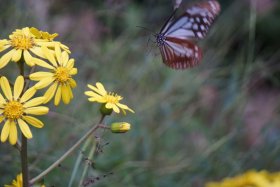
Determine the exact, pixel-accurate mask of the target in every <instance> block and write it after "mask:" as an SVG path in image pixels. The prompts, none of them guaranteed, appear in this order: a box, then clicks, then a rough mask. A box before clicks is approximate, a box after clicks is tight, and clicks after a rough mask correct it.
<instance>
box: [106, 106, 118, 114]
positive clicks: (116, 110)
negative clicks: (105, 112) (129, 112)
mask: <svg viewBox="0 0 280 187" xmlns="http://www.w3.org/2000/svg"><path fill="white" fill-rule="evenodd" d="M105 106H106V105H105ZM112 106H113V110H114V111H115V112H116V113H120V109H119V107H117V105H114V104H112Z"/></svg>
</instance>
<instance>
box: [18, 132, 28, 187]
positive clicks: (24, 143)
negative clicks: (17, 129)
mask: <svg viewBox="0 0 280 187" xmlns="http://www.w3.org/2000/svg"><path fill="white" fill-rule="evenodd" d="M21 141H22V145H21V154H20V156H21V168H22V184H23V187H28V162H27V138H26V137H25V136H24V135H23V134H21Z"/></svg>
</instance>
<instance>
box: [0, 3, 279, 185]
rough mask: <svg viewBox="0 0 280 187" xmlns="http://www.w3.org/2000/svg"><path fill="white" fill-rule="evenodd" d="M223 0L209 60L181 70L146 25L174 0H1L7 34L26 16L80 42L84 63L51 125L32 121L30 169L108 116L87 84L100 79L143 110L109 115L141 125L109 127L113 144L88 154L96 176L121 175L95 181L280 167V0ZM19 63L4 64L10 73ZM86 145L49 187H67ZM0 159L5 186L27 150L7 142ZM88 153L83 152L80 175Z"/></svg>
mask: <svg viewBox="0 0 280 187" xmlns="http://www.w3.org/2000/svg"><path fill="white" fill-rule="evenodd" d="M250 2H255V4H254V5H253V6H252V3H250ZM188 3H191V1H188V0H185V1H183V4H184V5H185V4H188ZM220 3H221V6H222V11H221V14H220V16H219V17H218V19H217V21H216V22H215V24H214V25H213V27H212V29H211V31H210V33H209V34H208V36H207V38H206V39H205V40H203V41H200V42H199V45H200V46H201V47H202V48H203V53H204V58H203V61H202V63H201V65H200V66H198V67H196V68H193V69H189V70H185V71H175V70H172V69H169V68H167V67H165V66H164V65H163V63H162V62H161V57H160V54H159V51H158V49H157V48H156V47H154V43H153V42H150V43H149V44H147V41H148V39H149V38H150V37H153V36H152V34H151V33H149V32H147V31H146V30H144V29H141V28H138V27H137V26H142V27H147V28H149V29H151V30H154V31H155V32H157V31H159V30H160V27H161V26H162V25H163V24H164V22H165V20H166V19H167V17H168V16H169V15H170V14H171V13H172V7H173V2H172V1H168V0H164V1H163V0H161V1H159V0H134V1H129V0H104V1H89V0H88V1H79V0H57V1H54V0H50V1H44V0H25V1H20V0H1V1H0V28H1V31H0V37H1V39H4V38H8V35H9V34H10V33H11V32H12V31H14V30H15V29H17V28H22V27H26V26H29V27H32V26H34V27H37V28H38V29H41V30H45V31H48V32H50V33H54V32H57V33H59V37H58V38H57V39H56V40H59V41H61V42H62V43H64V44H66V45H68V46H69V47H70V50H71V51H72V54H71V56H72V57H73V58H75V59H76V66H77V68H78V71H79V73H78V75H77V76H76V77H75V79H76V80H77V82H78V87H77V88H76V89H75V90H74V94H75V98H74V100H73V101H72V102H71V103H70V104H69V105H60V106H59V107H58V108H56V107H54V106H53V104H52V103H51V104H50V105H49V106H50V108H51V112H50V113H49V115H48V116H46V117H43V118H41V119H43V120H44V122H45V127H44V128H43V129H35V128H32V132H33V135H34V137H33V139H32V140H31V141H29V164H30V170H31V171H30V174H31V176H32V177H34V176H36V175H37V174H39V173H40V172H41V171H42V170H44V169H45V168H46V167H47V166H49V165H50V164H51V163H52V162H54V161H55V160H56V159H57V158H58V157H59V156H60V155H62V154H63V153H64V152H65V151H66V150H67V149H68V148H69V147H71V145H73V144H74V142H75V141H76V140H77V139H78V138H79V137H81V136H82V135H83V134H84V133H85V132H86V131H87V130H88V129H89V128H90V126H91V124H93V123H96V122H97V121H98V120H99V118H100V115H99V113H98V106H97V105H94V104H92V103H88V102H87V98H86V96H84V94H83V92H84V91H85V90H86V89H87V88H86V84H87V83H91V84H94V83H95V82H97V81H100V82H102V83H103V84H104V85H105V87H106V88H107V90H109V91H115V92H117V93H119V94H120V95H122V96H124V100H123V103H125V104H127V105H128V106H130V107H131V108H133V109H134V110H135V114H130V113H129V114H128V115H126V116H121V115H112V116H110V117H108V118H106V120H105V121H106V123H110V122H114V121H127V122H130V123H131V124H132V129H131V131H129V132H128V133H126V134H111V133H106V134H105V135H104V137H103V138H102V139H101V141H102V144H105V143H106V142H109V145H106V146H104V147H103V152H102V153H100V154H99V155H98V157H96V156H95V157H93V158H89V159H91V160H93V161H94V162H95V167H94V169H92V168H90V169H89V172H88V173H87V176H89V177H90V176H102V175H103V174H107V173H110V172H113V175H110V176H108V177H106V178H104V179H102V180H100V181H99V182H97V183H94V184H90V185H89V186H99V187H103V186H114V187H123V186H129V187H136V186H148V187H157V186H161V187H170V186H173V187H182V186H186V187H202V186H203V185H204V184H205V182H207V181H213V180H220V179H222V178H224V177H227V176H233V175H236V174H239V173H241V172H244V171H246V170H248V169H257V170H261V169H265V170H268V171H280V157H279V154H280V138H279V137H280V130H279V125H280V124H279V121H280V120H279V97H280V89H279V86H280V63H279V60H280V53H279V50H280V47H279V46H280V45H279V43H280V37H279V33H280V3H279V1H278V0H255V1H249V0H236V1H226V0H220ZM182 6H183V5H182ZM15 67H16V66H15V65H14V66H13V65H11V66H10V69H9V70H7V69H5V71H3V70H0V73H1V75H2V74H12V73H13V72H14V70H13V68H15ZM1 128H2V127H1ZM92 146H94V144H92V145H89V147H88V149H87V150H86V151H85V154H84V157H87V155H88V152H89V151H90V148H91V147H92ZM80 153H81V151H80V150H77V151H76V152H75V153H74V154H73V155H72V156H71V157H69V158H68V159H67V160H66V161H64V162H63V163H62V165H61V167H58V168H57V169H55V170H53V171H52V172H51V173H50V174H49V175H47V176H46V177H45V184H46V186H47V187H51V186H55V187H57V186H63V187H66V186H68V183H69V180H70V177H71V173H72V170H73V167H74V164H75V162H76V159H77V157H78V155H79V154H80ZM0 158H1V159H0V186H3V185H4V184H9V183H10V182H11V181H12V179H13V178H15V176H16V174H18V173H19V172H20V157H19V153H18V152H17V150H16V149H14V148H13V147H11V146H10V145H9V144H8V143H5V144H1V145H0ZM86 164H87V163H86V162H85V161H83V162H82V163H81V165H80V169H79V170H78V173H77V175H76V176H75V178H74V184H73V186H78V183H79V179H80V177H81V175H82V171H83V168H84V167H85V166H86Z"/></svg>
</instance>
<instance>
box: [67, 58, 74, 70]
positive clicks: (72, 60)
mask: <svg viewBox="0 0 280 187" xmlns="http://www.w3.org/2000/svg"><path fill="white" fill-rule="evenodd" d="M74 63H75V60H74V59H73V58H71V59H70V60H69V61H68V63H67V64H66V67H67V68H69V69H72V68H73V67H74Z"/></svg>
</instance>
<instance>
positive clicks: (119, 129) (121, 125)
mask: <svg viewBox="0 0 280 187" xmlns="http://www.w3.org/2000/svg"><path fill="white" fill-rule="evenodd" d="M129 130H130V124H129V123H127V122H115V123H112V124H111V131H112V132H113V133H125V132H127V131H129Z"/></svg>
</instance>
